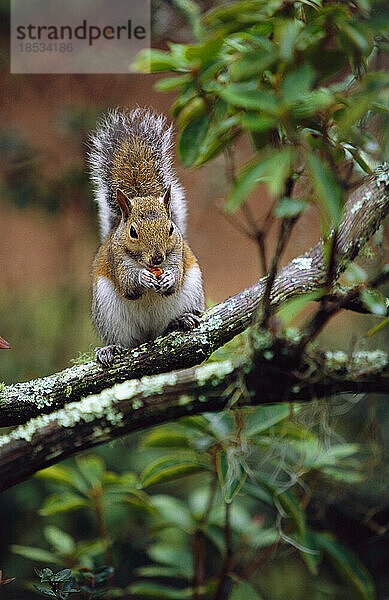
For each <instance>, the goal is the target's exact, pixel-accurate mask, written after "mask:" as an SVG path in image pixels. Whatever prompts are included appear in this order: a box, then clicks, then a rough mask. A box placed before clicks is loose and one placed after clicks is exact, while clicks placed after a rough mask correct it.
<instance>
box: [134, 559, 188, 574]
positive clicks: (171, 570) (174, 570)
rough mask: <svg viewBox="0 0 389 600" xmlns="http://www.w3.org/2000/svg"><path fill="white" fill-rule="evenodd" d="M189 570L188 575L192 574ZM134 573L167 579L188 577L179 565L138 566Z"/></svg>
mask: <svg viewBox="0 0 389 600" xmlns="http://www.w3.org/2000/svg"><path fill="white" fill-rule="evenodd" d="M179 560H180V559H179ZM191 571H192V569H191ZM191 571H190V573H189V577H190V576H191V574H192V573H191ZM136 574H137V575H139V577H158V578H159V577H168V578H169V579H170V578H178V579H183V578H184V579H189V577H188V576H187V575H186V574H183V572H182V569H180V568H179V567H158V566H151V567H139V568H138V569H136Z"/></svg>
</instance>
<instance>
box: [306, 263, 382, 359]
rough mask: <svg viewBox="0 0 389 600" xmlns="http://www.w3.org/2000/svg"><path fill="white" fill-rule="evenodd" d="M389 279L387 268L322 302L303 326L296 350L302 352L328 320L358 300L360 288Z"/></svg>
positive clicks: (374, 285) (372, 286) (372, 285)
mask: <svg viewBox="0 0 389 600" xmlns="http://www.w3.org/2000/svg"><path fill="white" fill-rule="evenodd" d="M387 281H389V270H386V271H383V272H382V273H380V274H379V275H377V276H376V277H374V279H372V280H371V281H370V282H367V283H362V284H360V285H358V286H356V287H354V288H352V289H351V290H350V291H349V292H348V293H347V294H345V295H343V296H340V297H338V299H337V301H335V302H332V303H331V302H328V301H327V302H322V303H321V305H320V308H319V310H318V311H317V312H316V313H315V314H314V316H313V317H312V318H311V319H310V321H309V322H308V325H307V326H306V327H305V333H304V335H303V337H302V338H301V341H300V342H299V344H298V346H297V352H302V351H303V350H304V348H305V347H306V346H307V344H309V343H310V342H312V341H313V340H314V338H316V337H317V336H318V335H319V333H320V332H321V330H322V329H323V327H324V326H325V325H326V323H328V321H329V320H330V319H331V317H333V316H334V315H335V314H337V313H338V312H339V311H340V310H341V309H342V308H344V307H347V306H350V305H352V304H353V303H354V302H360V294H361V292H362V290H364V289H367V288H373V289H374V288H376V287H378V286H380V285H382V284H384V283H386V282H387Z"/></svg>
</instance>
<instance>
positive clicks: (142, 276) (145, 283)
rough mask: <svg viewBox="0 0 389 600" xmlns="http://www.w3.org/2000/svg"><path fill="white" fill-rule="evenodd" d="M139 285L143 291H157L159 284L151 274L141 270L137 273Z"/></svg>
mask: <svg viewBox="0 0 389 600" xmlns="http://www.w3.org/2000/svg"><path fill="white" fill-rule="evenodd" d="M139 284H140V286H141V288H143V289H144V290H155V291H158V289H159V282H158V279H157V278H156V276H155V275H153V273H151V272H150V271H148V270H147V269H142V270H141V271H140V273H139Z"/></svg>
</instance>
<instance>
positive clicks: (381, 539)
mask: <svg viewBox="0 0 389 600" xmlns="http://www.w3.org/2000/svg"><path fill="white" fill-rule="evenodd" d="M199 4H201V5H202V6H203V7H204V9H206V8H207V7H209V6H211V4H212V2H206V1H205V0H204V1H202V2H200V3H199ZM0 19H1V20H0V69H1V81H2V85H1V88H0V98H1V100H0V196H1V200H0V334H1V335H2V336H3V337H4V338H5V339H7V340H8V341H9V342H10V343H11V345H12V350H7V351H1V355H0V381H3V382H5V383H12V382H17V381H25V380H28V379H31V378H35V377H40V376H44V375H47V374H50V373H52V372H55V371H58V370H61V369H64V368H66V367H68V366H71V364H72V363H71V361H72V359H75V358H77V356H78V354H79V353H82V352H89V351H90V350H91V349H92V348H94V347H95V346H96V345H98V344H99V340H98V338H97V336H96V333H95V332H94V330H93V327H92V324H91V320H90V311H89V305H90V265H91V262H92V259H93V256H94V253H95V252H96V250H97V246H98V227H97V213H96V208H95V205H94V202H93V195H92V190H91V185H90V182H89V178H88V169H87V161H86V158H87V137H88V134H89V132H90V130H91V129H93V127H94V126H95V123H96V119H97V118H98V117H99V116H101V115H102V114H104V112H105V111H107V110H108V109H109V108H112V107H116V106H120V107H129V108H132V107H135V106H136V105H140V106H145V105H146V106H149V107H152V108H154V109H155V110H156V111H157V112H161V113H165V114H166V115H168V116H169V110H170V107H171V104H172V102H173V101H174V95H173V94H168V93H165V94H161V93H158V92H157V91H155V89H154V85H155V83H156V81H157V80H158V76H156V75H143V74H142V75H141V74H140V75H135V74H131V75H110V76H107V75H10V74H9V56H8V52H9V39H8V36H9V22H8V20H9V10H8V2H7V1H6V0H1V1H0ZM153 21H154V26H153V46H155V47H159V48H165V47H166V41H167V40H174V41H178V42H179V41H184V40H187V39H190V34H189V31H188V30H187V29H186V26H185V22H184V21H183V19H182V18H181V17H180V15H179V14H178V13H177V12H176V11H175V10H174V9H173V8H172V6H171V5H170V4H169V2H158V1H155V2H153ZM249 153H250V149H249V147H248V145H247V146H246V145H245V142H240V143H239V145H238V148H237V162H238V164H241V163H243V162H244V161H245V160H246V159H247V158H248V156H249ZM176 171H177V173H178V175H179V178H180V180H181V182H182V184H183V186H184V188H185V190H186V196H187V201H188V207H189V216H188V234H187V236H188V239H189V241H190V243H191V245H192V247H193V249H194V251H195V253H196V254H197V256H198V258H199V261H200V264H201V266H202V269H203V274H204V281H205V289H206V294H207V299H208V302H209V304H212V303H216V302H219V301H221V300H223V299H224V298H226V297H227V296H230V295H233V294H235V293H236V292H238V291H240V290H241V289H243V288H245V287H247V286H248V285H250V284H252V283H253V282H255V281H256V280H257V279H258V278H259V277H260V276H261V275H262V273H261V268H260V262H259V260H258V251H257V248H256V245H255V243H254V242H252V241H251V240H249V239H247V237H245V236H244V235H243V234H242V233H240V232H239V231H237V229H236V227H234V225H233V224H231V222H229V221H228V220H227V219H226V218H225V216H224V215H223V214H222V211H221V209H220V205H221V204H222V200H223V197H224V194H225V191H226V189H227V187H228V186H227V183H226V175H225V165H224V160H223V158H217V159H216V160H214V161H213V162H212V163H211V165H207V166H205V167H202V168H200V169H197V170H194V169H189V170H185V169H184V168H183V167H182V165H180V164H179V163H178V161H176ZM296 193H297V195H298V191H297V192H296ZM250 202H251V207H252V210H253V213H254V214H255V216H256V217H261V216H264V215H265V214H266V213H267V211H268V209H269V199H268V198H267V196H266V192H265V190H264V189H260V190H259V191H257V192H256V193H255V195H254V196H253V197H252V199H251V201H250ZM274 235H275V234H274ZM319 236H320V227H319V221H318V217H317V214H316V212H315V210H314V208H309V209H308V210H307V211H306V212H305V213H304V215H303V216H302V218H301V219H300V221H299V222H298V224H297V226H296V227H295V229H294V231H293V235H292V239H291V242H290V243H289V245H288V248H287V251H286V252H285V255H284V256H283V261H282V262H283V264H285V263H286V262H288V261H289V260H290V259H291V258H293V257H295V256H297V255H299V254H301V253H302V252H304V251H305V250H307V249H308V248H309V247H310V246H311V245H312V244H313V243H315V242H316V241H317V239H318V238H319ZM274 239H275V238H274V236H273V233H272V232H270V233H269V236H268V239H267V244H268V254H269V255H270V254H271V250H272V248H273V243H274ZM385 247H386V248H387V241H385V239H384V238H383V239H382V240H380V242H379V246H378V250H377V249H375V251H374V255H373V253H369V252H366V253H365V254H364V256H362V257H361V258H360V259H359V264H360V265H361V266H362V267H363V268H364V269H366V270H367V272H369V270H370V269H374V268H376V266H377V263H380V262H382V260H383V256H384V249H385ZM308 310H309V309H308ZM375 323H376V321H375V317H372V316H361V315H352V314H347V315H344V314H342V315H339V316H337V317H336V318H335V319H334V320H333V321H332V322H331V323H330V325H329V327H328V328H327V329H326V330H325V332H324V334H323V335H322V337H321V343H322V345H323V346H324V347H328V348H331V349H346V350H347V349H349V348H350V344H351V343H355V344H357V345H358V347H360V348H368V347H369V344H370V345H371V346H372V347H377V346H380V345H381V347H384V345H385V344H386V343H387V333H385V331H383V332H382V333H381V334H379V335H377V336H375V337H374V340H373V342H369V341H368V340H366V338H364V334H365V333H366V332H367V331H368V330H369V329H370V328H371V327H372V326H373V325H374V324H375ZM358 400H360V401H359V403H357V402H354V401H345V400H344V401H341V402H338V403H336V402H334V403H333V404H331V405H329V407H328V415H329V416H328V423H329V426H330V427H331V428H332V430H333V431H334V432H335V431H336V435H337V436H340V437H342V436H345V438H347V439H348V440H349V441H350V440H351V441H354V440H356V441H362V442H363V443H364V444H365V445H366V446H365V447H366V460H367V461H368V462H369V461H370V462H369V465H370V466H369V469H368V470H369V475H368V476H367V477H366V478H365V480H364V482H363V483H362V484H360V485H359V486H358V488H357V489H354V490H350V489H348V490H347V492H346V493H343V490H342V486H341V485H340V486H339V488H338V489H334V490H332V492H331V494H330V495H329V499H330V500H331V502H332V505H331V507H329V508H328V510H326V514H325V519H326V520H327V523H328V526H329V527H330V528H331V527H332V528H334V529H335V530H337V531H338V533H339V532H340V535H341V538H342V539H343V540H344V541H345V542H346V543H350V544H352V546H353V548H354V549H356V550H357V552H358V553H359V555H360V557H361V558H362V560H363V561H364V562H365V564H366V565H367V566H368V568H369V569H371V570H372V572H373V574H374V577H375V579H376V581H377V582H378V583H379V586H380V589H381V592H382V595H381V597H382V598H385V597H387V598H388V597H389V588H388V587H387V577H388V576H387V573H388V572H389V550H388V535H387V528H388V527H389V511H388V510H387V509H386V508H385V507H386V506H387V503H388V500H389V486H388V485H387V478H388V471H387V467H386V466H385V453H386V442H385V438H387V431H388V429H387V426H388V422H389V408H388V406H387V403H386V404H385V400H382V399H380V398H379V397H371V398H370V399H369V401H368V402H364V401H363V399H361V398H358ZM386 402H387V401H386ZM345 413H347V427H346V426H345V425H344V423H343V414H345ZM311 418H313V417H311ZM136 447H137V439H136V437H135V436H133V437H132V438H131V439H125V440H121V441H118V442H116V443H114V444H112V445H110V447H108V448H103V449H99V450H98V451H96V452H95V454H96V453H97V454H99V455H100V456H103V457H104V460H105V461H106V462H107V464H108V465H109V467H110V468H115V467H116V466H117V465H118V463H119V462H120V468H121V469H135V470H137V469H139V468H140V466H142V465H145V464H147V460H148V456H149V454H148V453H147V451H146V450H145V451H143V452H139V451H138V452H136V453H135V452H133V450H134V449H135V448H136ZM48 485H49V484H47V483H44V482H42V481H40V480H37V479H33V480H31V481H28V482H25V483H23V484H21V485H19V486H17V487H16V488H15V489H13V490H9V491H8V492H6V493H4V494H2V496H1V498H0V523H1V525H0V569H1V568H3V569H4V572H5V575H6V576H9V577H11V576H12V577H16V578H17V580H18V581H19V582H21V581H25V580H27V579H28V578H31V577H32V566H33V563H32V562H31V561H29V560H27V559H26V558H23V557H20V556H17V555H16V554H13V553H12V552H11V550H10V545H11V544H24V545H32V546H34V545H35V546H41V547H45V545H47V542H46V541H45V540H44V538H43V537H42V527H43V523H44V522H45V523H46V521H47V519H46V521H44V519H43V517H41V516H39V517H37V513H38V509H39V507H40V506H41V504H42V502H43V499H44V498H45V496H46V495H47V493H48V489H50V486H49V487H47V486H48ZM368 510H370V511H371V514H374V515H375V522H376V531H374V527H373V528H372V527H370V524H369V522H367V521H366V523H365V524H364V525H358V527H357V526H356V522H357V520H358V519H359V517H360V515H361V514H365V512H366V511H368ZM120 518H126V519H129V521H128V524H129V525H128V526H129V527H130V526H131V527H133V528H134V531H136V518H134V517H133V516H132V517H131V518H130V517H129V515H128V514H127V513H125V514H124V513H123V514H117V515H114V517H112V519H113V525H112V526H113V527H115V526H116V527H117V526H118V523H119V522H121V521H120ZM115 523H116V525H115ZM67 526H68V527H72V528H73V530H74V531H77V530H78V531H81V530H84V529H88V524H85V523H84V524H82V523H81V522H79V521H78V522H76V521H75V522H74V523H73V524H69V523H68V524H67ZM135 547H136V542H135V541H134V540H130V541H129V542H128V548H127V550H128V552H129V555H131V556H132V558H131V559H129V561H128V560H127V562H126V561H125V559H124V558H123V565H124V566H123V573H124V572H125V571H126V569H127V570H128V569H129V568H130V567H131V566H133V565H130V563H131V561H133V562H135V563H136V562H139V561H140V558H139V556H138V555H137V554H136V550H134V548H135ZM131 552H132V554H131ZM134 557H135V558H134ZM292 571H293V578H294V584H293V586H291V585H290V583H289V581H290V573H291V572H292ZM280 573H281V576H280ZM123 577H124V579H125V576H124V575H123ZM264 581H265V592H264V593H265V595H264V598H269V600H270V599H272V600H278V599H283V598H288V599H289V600H293V599H294V598H296V599H300V598H306V597H307V595H306V593H307V590H308V589H309V590H311V588H310V585H311V583H310V576H309V574H308V572H306V571H304V569H303V568H302V566H301V564H300V563H297V562H294V558H293V556H287V557H286V558H285V559H283V561H282V560H281V562H278V566H277V570H274V573H273V572H272V570H271V568H270V569H268V570H267V572H266V575H265V579H264ZM323 581H324V582H325V581H327V584H326V585H328V586H329V587H328V589H327V592H326V594H327V595H325V594H324V595H323V596H321V595H320V594H319V592H317V590H316V591H314V590H313V588H312V590H311V592H312V596H311V597H312V598H313V597H315V598H316V597H317V598H321V597H325V598H331V597H333V598H335V597H349V596H347V595H344V596H338V595H337V593H338V592H336V591H332V592H331V590H336V580H335V579H333V575H332V574H329V573H327V574H326V575H325V576H324V578H323V580H322V582H323ZM323 585H324V583H323ZM331 586H335V587H331ZM20 589H21V588H20V587H19V588H18V589H15V588H14V586H13V585H9V586H8V587H7V588H6V589H5V590H4V592H3V594H4V597H5V598H11V599H12V598H15V599H16V598H18V599H20V598H22V597H23V598H27V597H30V596H28V595H27V594H30V593H31V594H32V595H31V597H35V595H33V593H32V592H23V593H21V591H20ZM315 589H316V588H315ZM328 590H330V592H328ZM385 590H386V591H385ZM320 593H321V592H320ZM323 593H324V592H323ZM266 594H267V595H266ZM314 594H318V595H317V596H316V595H314ZM331 594H332V595H331ZM386 594H387V595H386ZM350 597H351V596H350Z"/></svg>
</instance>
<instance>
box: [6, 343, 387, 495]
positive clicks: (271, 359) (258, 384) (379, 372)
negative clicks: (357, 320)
mask: <svg viewBox="0 0 389 600" xmlns="http://www.w3.org/2000/svg"><path fill="white" fill-rule="evenodd" d="M257 335H261V336H262V337H261V340H260V344H259V346H261V350H258V351H257V352H256V353H255V354H254V355H253V357H252V358H247V359H246V360H245V361H240V362H232V361H225V362H220V363H207V364H205V365H202V366H199V367H194V368H193V367H192V368H190V369H184V370H181V371H174V372H171V373H165V374H162V375H154V376H151V377H143V378H142V379H140V380H132V381H127V382H125V383H122V384H117V385H115V386H114V387H112V388H111V389H107V390H104V391H103V392H101V393H100V394H99V395H92V396H89V397H87V398H85V399H83V400H81V401H79V402H72V403H70V404H67V405H66V406H65V407H64V408H62V409H60V410H57V411H56V412H53V413H52V414H51V415H41V416H39V417H36V418H34V419H32V420H31V421H29V422H28V423H27V424H25V425H20V426H19V427H17V428H16V429H14V430H13V431H12V432H11V433H10V434H8V435H4V436H2V437H1V438H0V491H2V490H5V489H7V488H9V487H11V486H12V485H15V484H16V483H19V482H20V481H23V480H24V479H27V478H28V477H29V476H31V475H32V474H33V473H35V472H36V471H38V470H40V469H43V468H45V467H48V466H49V465H51V464H54V463H57V462H59V461H61V460H63V459H65V458H67V457H69V456H72V455H73V454H76V453H78V452H80V451H81V450H85V449H87V448H92V447H93V446H96V445H98V444H102V443H105V442H107V441H110V440H113V439H115V438H118V437H120V436H123V435H125V434H128V433H130V432H133V431H139V430H143V429H147V428H149V427H152V426H154V425H157V424H160V423H166V422H168V421H172V420H176V419H178V418H180V417H183V416H190V415H197V414H201V413H203V412H216V411H221V410H223V409H224V408H226V407H227V406H228V405H229V403H230V401H231V400H232V399H234V404H233V406H234V407H235V406H258V405H261V404H274V403H279V402H297V401H310V400H312V399H313V398H322V397H325V396H328V395H333V394H337V393H340V392H353V393H361V392H384V393H389V363H388V354H387V353H386V352H378V351H376V352H356V353H354V354H353V355H352V356H351V358H350V357H349V356H347V354H345V353H343V352H336V353H331V352H328V353H316V354H315V355H312V356H309V355H303V356H302V357H301V360H300V363H299V364H297V363H296V364H295V365H294V367H295V368H293V367H292V368H291V361H293V357H295V356H296V354H295V347H296V344H295V343H293V342H290V341H287V340H284V339H279V338H273V337H272V336H271V335H270V334H269V333H268V332H264V333H262V334H257ZM270 349H271V351H272V355H270V354H269V350H270ZM307 373H309V375H307ZM259 374H260V376H259ZM237 392H238V393H239V392H241V393H240V396H239V395H238V400H237V401H236V398H237Z"/></svg>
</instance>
